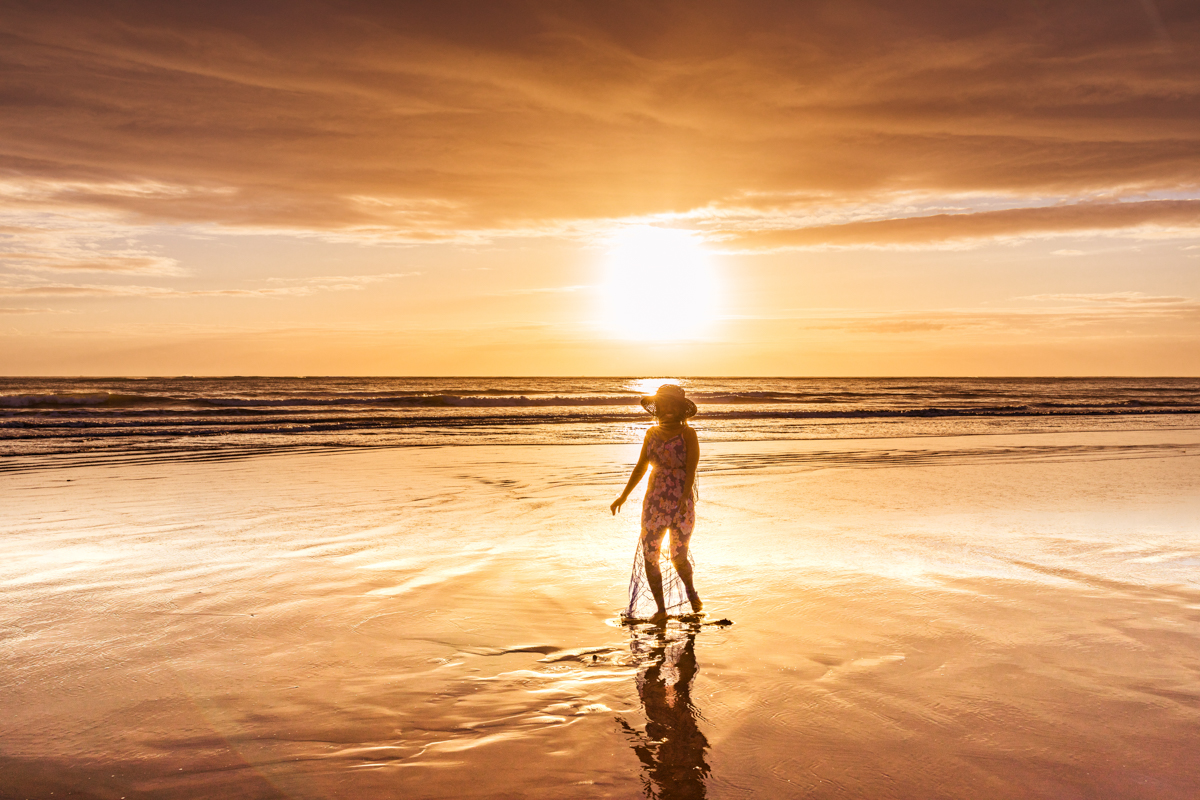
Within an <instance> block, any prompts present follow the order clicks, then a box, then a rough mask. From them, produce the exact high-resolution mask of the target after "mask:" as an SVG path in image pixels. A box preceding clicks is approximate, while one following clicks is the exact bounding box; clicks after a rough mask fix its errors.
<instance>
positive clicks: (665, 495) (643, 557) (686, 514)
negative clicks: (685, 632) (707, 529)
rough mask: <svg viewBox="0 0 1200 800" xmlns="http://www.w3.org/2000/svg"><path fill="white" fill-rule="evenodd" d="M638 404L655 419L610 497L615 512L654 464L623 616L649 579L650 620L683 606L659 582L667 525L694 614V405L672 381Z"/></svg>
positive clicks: (634, 613)
mask: <svg viewBox="0 0 1200 800" xmlns="http://www.w3.org/2000/svg"><path fill="white" fill-rule="evenodd" d="M642 407H643V408H645V409H646V410H647V411H649V412H650V413H651V414H653V415H654V416H655V417H656V418H657V420H658V424H657V425H655V426H653V427H651V428H650V430H648V431H646V439H645V441H644V442H643V444H642V453H641V456H639V457H638V462H637V464H636V465H635V466H634V468H633V474H632V475H630V476H629V483H627V484H626V485H625V491H623V492H621V496H620V497H618V498H617V499H616V500H615V501H613V504H612V506H611V509H612V513H613V514H616V513H617V512H618V511H619V510H620V509H621V506H622V505H624V503H625V501H626V500H627V499H628V498H629V493H630V492H632V491H633V488H634V487H635V486H637V485H638V482H639V481H641V479H642V476H643V475H644V474H645V473H646V468H647V467H648V466H653V467H654V471H653V472H651V473H650V481H649V483H648V484H647V486H646V497H645V499H644V500H643V501H642V534H641V537H640V539H639V540H638V541H639V546H638V552H637V554H636V555H635V557H634V565H633V577H632V579H631V580H630V582H629V607H628V608H627V609H626V611H625V616H626V617H627V618H635V619H636V618H640V617H641V616H642V614H641V613H640V612H639V606H640V605H642V604H641V603H639V600H640V598H641V595H642V587H643V585H644V584H648V585H649V587H650V594H651V596H652V597H653V599H654V605H655V611H654V613H653V614H652V615H651V616H650V621H651V622H664V621H665V620H666V619H667V617H668V614H669V613H678V612H679V611H680V610H682V607H683V598H681V597H677V596H676V595H677V594H678V592H677V591H664V586H663V574H662V567H661V566H660V565H659V558H660V554H661V551H662V541H663V537H664V536H665V535H666V533H667V531H668V530H670V532H671V551H670V556H671V565H672V566H673V567H674V568H675V569H674V571H675V573H676V574H677V575H678V576H679V580H680V581H682V582H683V586H682V588H683V591H684V593H685V594H686V597H687V602H688V603H690V604H691V610H692V612H693V613H699V612H700V610H701V609H702V608H703V607H704V605H703V604H702V603H701V602H700V595H699V594H697V593H696V587H695V585H694V584H693V583H692V562H691V560H690V558H689V557H688V543H689V542H690V541H691V538H692V527H693V526H694V525H695V523H696V503H695V495H696V491H695V487H696V465H697V464H698V463H699V462H700V442H699V440H698V439H697V438H696V432H695V431H694V430H692V428H691V426H690V425H688V423H687V420H688V417H691V416H692V415H694V414H695V413H696V404H695V403H693V402H692V401H691V400H688V399H687V397H686V396H685V395H684V391H683V389H681V388H680V387H678V386H675V385H674V384H665V385H663V386H660V387H658V391H657V392H656V393H655V394H654V395H653V396H651V397H643V398H642ZM643 570H644V573H645V580H644V581H643V580H642V572H643ZM672 586H673V582H672ZM668 600H670V602H668Z"/></svg>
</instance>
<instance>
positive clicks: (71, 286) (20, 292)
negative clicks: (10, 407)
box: [0, 272, 420, 298]
mask: <svg viewBox="0 0 1200 800" xmlns="http://www.w3.org/2000/svg"><path fill="white" fill-rule="evenodd" d="M419 274H420V273H419V272H389V273H382V274H375V275H339V276H326V277H319V278H269V279H268V281H270V282H275V283H292V284H298V285H291V286H268V287H256V288H220V289H172V288H167V287H162V286H141V285H115V284H86V283H41V282H27V283H23V284H20V283H11V282H10V283H7V284H0V297H61V298H73V297H146V298H181V297H302V296H306V295H312V294H316V293H317V292H337V291H356V290H361V289H363V288H364V287H365V286H367V285H369V284H372V283H378V282H380V281H386V280H394V279H398V278H407V277H411V276H414V275H419Z"/></svg>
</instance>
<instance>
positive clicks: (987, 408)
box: [0, 376, 1200, 469]
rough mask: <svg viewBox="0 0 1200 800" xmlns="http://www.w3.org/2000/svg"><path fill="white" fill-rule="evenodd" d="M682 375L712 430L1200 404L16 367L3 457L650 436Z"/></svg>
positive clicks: (854, 429) (1076, 395)
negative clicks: (646, 406) (650, 410)
mask: <svg viewBox="0 0 1200 800" xmlns="http://www.w3.org/2000/svg"><path fill="white" fill-rule="evenodd" d="M666 382H673V383H679V384H681V385H682V386H684V387H685V388H686V390H687V392H688V394H689V396H690V397H691V398H692V399H693V400H694V401H695V402H696V403H697V405H698V406H699V408H700V413H699V414H698V415H697V417H696V418H695V419H694V420H693V425H694V427H695V428H696V429H697V431H698V432H699V435H700V437H701V439H702V441H770V440H787V439H853V438H865V439H874V438H889V437H912V436H949V435H970V434H987V433H1037V432H1069V431H1104V430H1130V429H1138V430H1141V429H1146V428H1164V427H1166V428H1171V427H1178V426H1190V425H1193V424H1194V423H1195V419H1196V417H1195V415H1196V414H1197V413H1200V379H1195V378H1070V379H1064V378H1054V379H1044V378H891V379H889V378H680V377H669V376H664V377H649V378H629V377H626V378H336V377H334V378H329V377H326V378H303V377H297V378H262V377H232V378H191V377H178V378H0V456H3V457H4V458H3V461H0V469H13V468H24V467H28V466H31V465H34V464H38V463H42V461H41V459H43V458H45V457H48V456H74V457H77V458H85V459H86V461H87V462H88V463H91V462H92V461H94V460H96V459H98V458H99V459H103V458H104V457H105V456H108V455H115V456H121V457H124V458H128V457H129V456H131V455H155V456H163V455H170V454H180V453H182V454H189V455H195V454H197V453H198V452H211V453H215V454H225V455H233V454H235V453H259V452H264V451H271V450H277V449H281V448H287V449H294V448H342V447H378V446H412V445H446V444H579V443H605V444H618V443H624V442H630V441H637V440H638V439H639V438H640V436H641V434H642V432H643V430H644V429H645V427H646V424H647V422H648V417H647V415H646V414H645V412H643V411H642V409H641V407H640V406H639V404H638V398H639V397H640V396H642V395H643V394H646V393H650V392H653V390H654V388H655V387H657V386H658V385H659V384H661V383H666ZM67 460H68V461H69V460H70V459H67ZM55 462H56V463H63V459H61V458H60V459H56V460H55Z"/></svg>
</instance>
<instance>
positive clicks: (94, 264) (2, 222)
mask: <svg viewBox="0 0 1200 800" xmlns="http://www.w3.org/2000/svg"><path fill="white" fill-rule="evenodd" d="M2 197H3V193H2V192H0V198H2ZM146 233H147V230H146V229H145V228H144V227H143V228H139V227H133V226H130V225H126V224H122V222H121V221H120V219H118V218H115V217H114V215H113V214H112V213H111V212H110V213H104V214H98V213H96V212H81V213H80V214H78V215H77V216H71V215H68V214H64V213H61V212H54V213H49V212H41V213H31V212H23V213H22V212H13V211H9V212H7V213H3V212H0V267H2V268H7V269H10V270H13V269H15V270H21V271H26V272H104V273H114V274H129V275H183V274H185V273H184V270H182V269H181V268H180V266H179V264H178V262H176V261H175V260H174V259H172V258H167V257H165V256H162V255H160V254H158V253H156V252H154V251H153V250H152V249H150V248H148V247H145V246H143V245H139V244H138V238H139V237H142V236H144V235H145V234H146Z"/></svg>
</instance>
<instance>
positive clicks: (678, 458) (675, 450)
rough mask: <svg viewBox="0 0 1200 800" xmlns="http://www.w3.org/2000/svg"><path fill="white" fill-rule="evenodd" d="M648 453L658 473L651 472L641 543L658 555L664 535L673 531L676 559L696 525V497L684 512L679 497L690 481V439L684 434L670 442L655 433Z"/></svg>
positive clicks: (686, 504) (644, 502)
mask: <svg viewBox="0 0 1200 800" xmlns="http://www.w3.org/2000/svg"><path fill="white" fill-rule="evenodd" d="M647 450H648V453H647V455H648V456H649V458H650V464H651V465H652V466H653V467H654V471H653V472H651V473H650V481H649V483H648V484H647V485H646V497H645V499H644V500H642V536H641V540H642V542H643V543H644V545H645V546H646V547H647V548H648V550H649V552H650V553H654V554H657V553H658V552H659V548H660V547H662V540H663V535H664V534H665V533H666V532H667V529H668V528H670V530H671V555H672V556H674V555H676V554H678V553H679V551H680V550H681V549H682V548H683V547H685V546H687V543H688V540H689V539H691V538H692V528H694V527H695V525H696V498H695V497H694V496H693V497H689V498H688V499H687V502H686V503H685V504H684V507H683V510H682V511H680V510H679V498H680V497H682V496H683V483H684V481H685V480H686V479H687V440H686V439H684V438H683V431H680V432H679V433H678V434H676V435H675V436H673V437H671V438H669V439H668V438H667V437H665V436H664V435H663V434H662V433H659V432H658V431H654V432H653V433H651V434H650V436H649V439H648V442H647ZM694 494H695V493H694V492H693V495H694Z"/></svg>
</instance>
